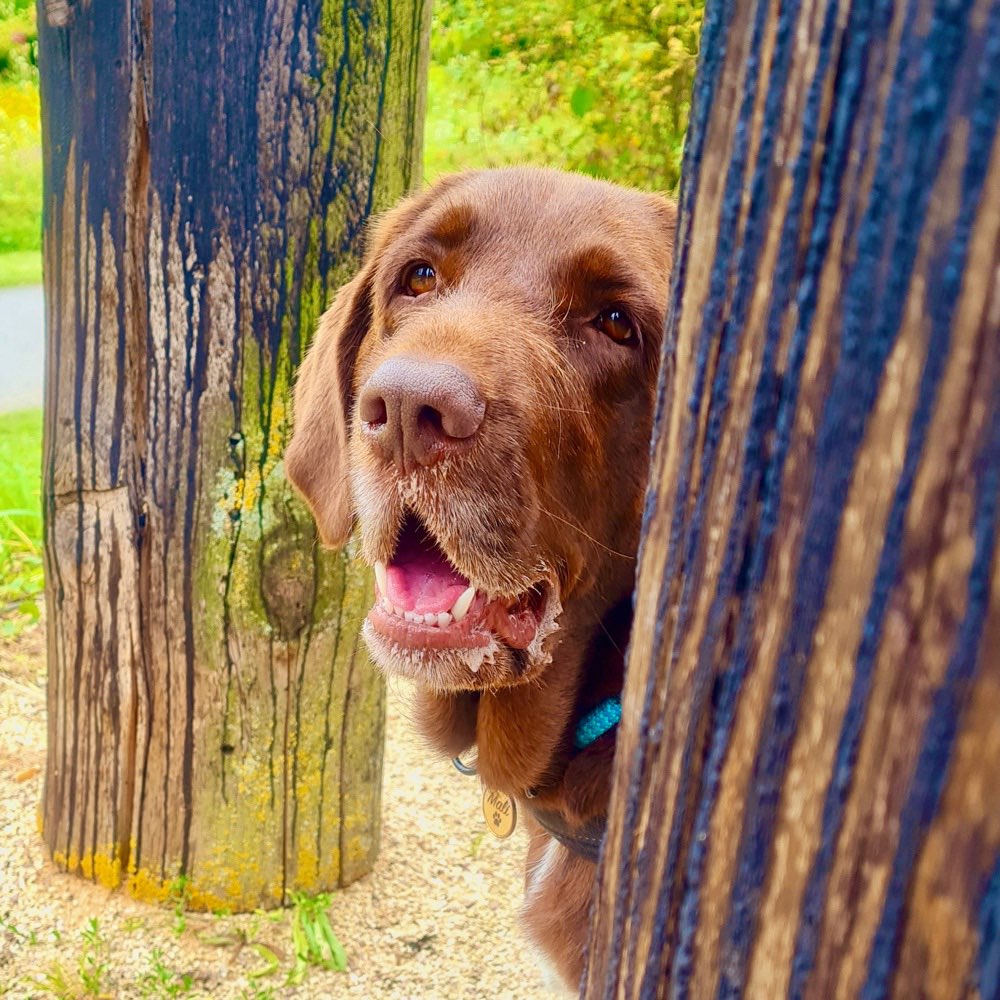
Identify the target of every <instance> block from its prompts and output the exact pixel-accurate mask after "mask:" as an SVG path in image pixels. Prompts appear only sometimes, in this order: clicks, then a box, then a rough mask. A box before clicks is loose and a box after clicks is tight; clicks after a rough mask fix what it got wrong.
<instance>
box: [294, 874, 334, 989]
mask: <svg viewBox="0 0 1000 1000" xmlns="http://www.w3.org/2000/svg"><path fill="white" fill-rule="evenodd" d="M329 906H330V894H329V893H328V892H319V893H317V894H316V895H315V896H308V895H306V893H304V892H293V893H292V944H293V947H294V951H295V967H294V968H293V969H292V971H291V972H290V973H289V974H288V982H289V984H290V985H293V986H297V985H299V984H300V983H301V982H302V981H303V980H304V979H305V977H306V973H307V972H308V971H309V966H311V965H316V966H319V967H320V968H322V969H333V970H336V971H337V972H343V971H344V970H345V969H346V968H347V953H346V952H345V951H344V946H343V945H342V944H341V943H340V942H339V941H338V940H337V936H336V935H335V934H334V933H333V928H332V927H331V926H330V915H329V914H328V913H327V910H328V909H329Z"/></svg>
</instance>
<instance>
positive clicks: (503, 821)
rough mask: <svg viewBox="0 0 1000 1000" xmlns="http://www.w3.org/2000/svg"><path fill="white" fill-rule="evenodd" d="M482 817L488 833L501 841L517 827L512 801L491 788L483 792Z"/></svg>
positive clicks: (507, 796) (514, 806)
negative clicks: (488, 830)
mask: <svg viewBox="0 0 1000 1000" xmlns="http://www.w3.org/2000/svg"><path fill="white" fill-rule="evenodd" d="M483 816H484V818H485V819H486V825H487V826H488V827H489V829H490V833H492V834H493V836H494V837H499V838H500V839H501V840H504V839H506V838H507V837H509V836H510V835H511V834H512V833H513V832H514V827H515V826H517V806H516V805H515V804H514V800H513V799H512V798H511V797H510V796H509V795H505V794H504V793H503V792H498V791H496V790H495V789H492V788H486V789H484V790H483Z"/></svg>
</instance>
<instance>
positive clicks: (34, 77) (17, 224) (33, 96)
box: [0, 0, 42, 285]
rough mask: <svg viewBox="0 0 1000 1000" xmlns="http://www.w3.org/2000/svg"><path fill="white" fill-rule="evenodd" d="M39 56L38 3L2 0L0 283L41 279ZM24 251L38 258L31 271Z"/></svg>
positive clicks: (0, 21) (0, 66)
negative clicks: (35, 5)
mask: <svg viewBox="0 0 1000 1000" xmlns="http://www.w3.org/2000/svg"><path fill="white" fill-rule="evenodd" d="M37 55H38V31H37V29H36V27H35V7H34V4H33V3H32V2H31V0H0V285H5V284H15V283H19V282H21V281H23V280H24V279H25V278H27V279H28V280H33V281H38V280H40V278H41V254H40V250H41V246H42V155H41V148H40V146H41V131H40V124H39V117H38V68H37ZM15 252H17V253H15ZM25 252H31V253H32V254H34V260H35V266H34V267H33V268H31V269H30V270H28V271H27V272H26V270H25V267H24V260H25V258H24V254H25ZM8 263H9V265H10V266H8Z"/></svg>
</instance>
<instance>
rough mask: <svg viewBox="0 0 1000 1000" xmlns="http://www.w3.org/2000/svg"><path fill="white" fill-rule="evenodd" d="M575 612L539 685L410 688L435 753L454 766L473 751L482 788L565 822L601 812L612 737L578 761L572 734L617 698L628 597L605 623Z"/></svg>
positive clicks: (590, 611)
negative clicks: (527, 802) (594, 711)
mask: <svg viewBox="0 0 1000 1000" xmlns="http://www.w3.org/2000/svg"><path fill="white" fill-rule="evenodd" d="M576 610H577V613H576V614H573V613H572V612H571V611H570V609H567V611H570V613H568V614H567V613H566V612H564V615H563V623H562V625H561V628H560V632H559V633H557V634H558V635H559V636H560V640H559V643H558V645H557V646H556V649H555V652H554V654H553V658H552V663H550V664H549V665H548V666H547V667H546V668H545V670H544V671H543V672H542V674H541V675H540V676H539V677H538V678H537V679H535V680H533V681H532V682H530V683H526V684H523V685H518V686H516V687H510V688H502V689H500V690H497V691H483V692H458V693H441V692H433V691H429V690H426V689H419V688H418V693H417V701H418V704H417V712H416V717H417V722H418V725H419V726H420V728H421V730H422V731H423V734H424V736H425V738H426V739H427V740H428V742H429V743H430V744H431V745H432V746H433V747H434V748H435V749H436V750H438V751H440V752H442V753H444V754H446V755H448V756H449V757H454V756H457V755H458V754H460V753H462V752H464V751H466V750H468V749H469V748H471V747H472V746H473V745H475V747H476V755H477V760H476V769H477V771H478V773H479V776H480V777H481V779H482V781H483V784H484V785H485V786H486V787H488V788H495V789H499V790H500V791H504V792H506V793H507V794H509V795H512V796H515V797H516V798H519V799H525V798H531V799H533V800H534V804H536V805H537V806H538V807H540V808H543V809H546V810H555V811H558V812H559V813H560V814H562V815H563V816H565V817H566V819H567V820H568V821H570V822H582V821H584V820H586V819H589V818H592V817H594V816H599V815H604V814H605V813H606V811H607V802H608V795H609V792H610V780H611V763H612V759H613V757H614V731H612V732H609V733H607V734H605V735H603V736H601V737H600V738H598V739H597V740H595V741H594V743H592V744H591V745H590V746H588V747H586V748H585V749H584V750H582V751H576V752H574V749H573V734H574V731H575V728H576V725H577V723H578V721H579V720H580V718H581V717H582V716H583V715H584V714H586V713H587V712H588V711H589V710H590V709H592V708H593V707H594V706H595V705H597V704H599V703H600V702H602V701H604V700H605V699H607V698H613V697H618V696H619V695H620V694H621V689H622V680H623V675H624V651H625V647H626V644H627V642H628V635H629V631H630V629H631V624H632V601H631V596H628V597H625V598H623V599H622V600H621V601H619V602H618V603H617V604H616V605H615V606H614V607H612V608H611V609H610V610H608V611H606V612H605V613H604V615H603V616H601V615H599V614H595V613H594V609H592V608H587V607H580V608H579V609H576ZM595 620H596V621H597V622H598V625H597V627H596V628H595V627H594V625H593V622H594V621H595ZM588 623H589V624H588Z"/></svg>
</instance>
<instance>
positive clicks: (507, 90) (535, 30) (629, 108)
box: [425, 0, 704, 190]
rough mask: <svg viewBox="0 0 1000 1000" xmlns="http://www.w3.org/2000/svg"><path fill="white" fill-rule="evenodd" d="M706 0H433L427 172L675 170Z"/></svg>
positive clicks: (650, 185) (661, 179) (649, 183)
mask: <svg viewBox="0 0 1000 1000" xmlns="http://www.w3.org/2000/svg"><path fill="white" fill-rule="evenodd" d="M703 8H704V0H676V2H666V3H650V2H648V0H647V2H643V0H608V2H606V3H589V4H585V5H578V4H576V3H574V2H573V0H552V2H551V3H548V4H525V3H517V2H514V0H485V2H477V0H437V2H436V3H435V5H434V31H433V34H432V36H431V77H430V88H429V93H428V112H427V125H426V129H427V131H426V136H427V140H426V152H425V171H426V174H427V177H428V178H429V179H433V178H434V177H436V176H437V175H438V174H440V173H442V172H444V171H448V170H457V169H462V168H464V167H475V166H495V165H499V164H503V163H515V162H517V163H525V162H527V163H539V164H548V165H550V166H556V167H562V168H564V169H567V170H578V171H581V172H583V173H587V174H594V175H598V176H602V177H607V178H609V179H611V180H615V181H619V182H621V183H625V184H632V185H634V186H636V187H643V188H647V189H651V190H673V189H675V188H676V186H677V182H678V179H679V176H680V163H681V153H682V149H683V143H684V133H685V130H686V128H687V117H688V108H689V103H690V93H691V85H692V82H693V80H694V70H695V63H696V60H697V51H698V38H699V34H700V31H701V21H702V11H703Z"/></svg>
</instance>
